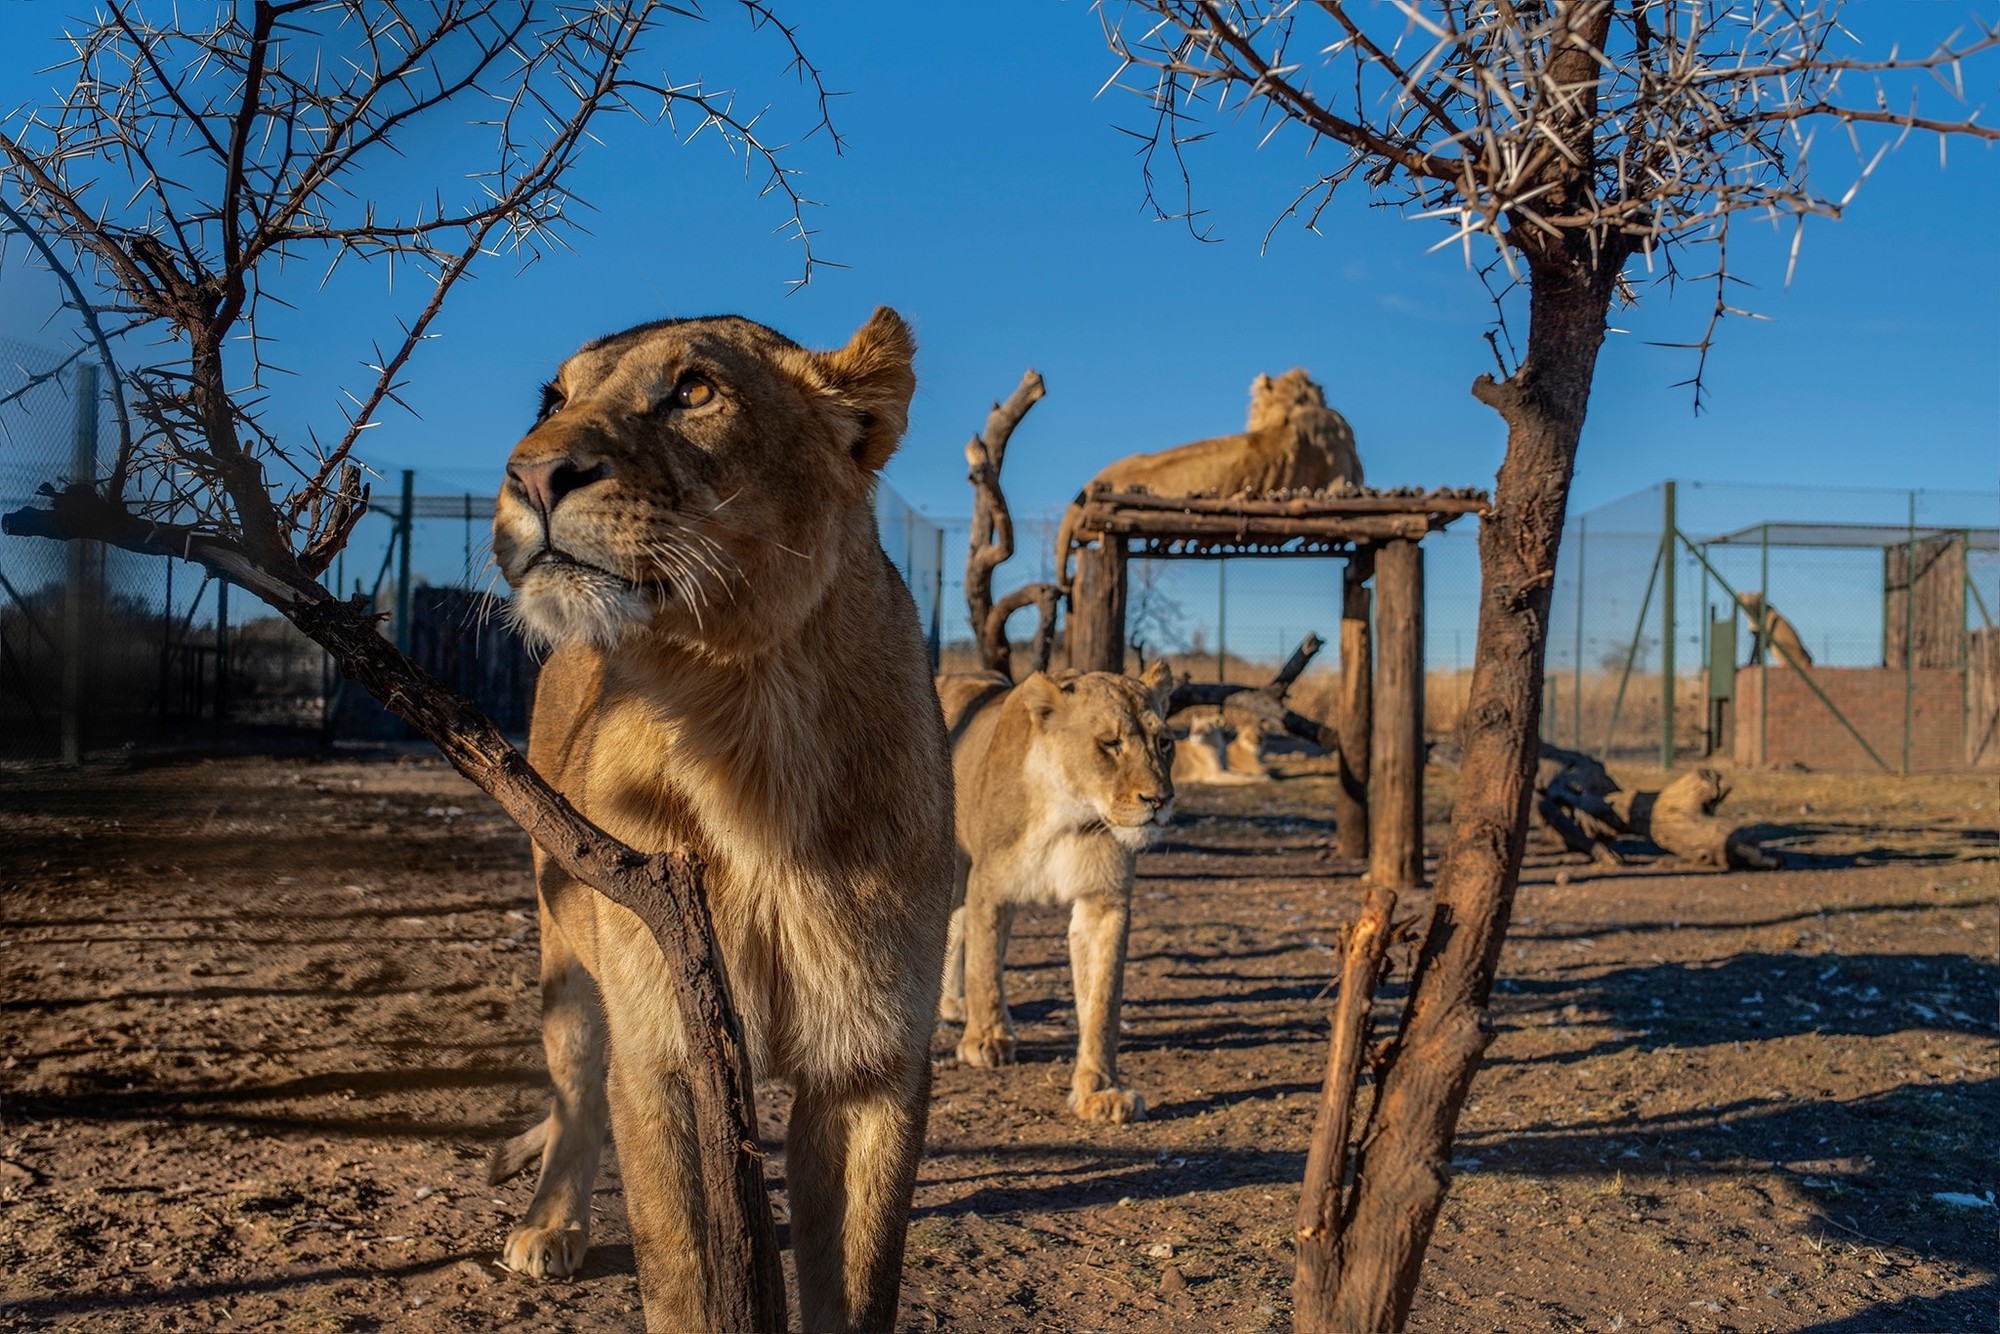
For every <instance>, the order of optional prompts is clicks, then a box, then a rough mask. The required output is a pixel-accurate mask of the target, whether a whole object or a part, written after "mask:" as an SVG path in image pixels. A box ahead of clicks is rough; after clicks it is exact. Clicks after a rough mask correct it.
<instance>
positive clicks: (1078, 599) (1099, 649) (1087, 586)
mask: <svg viewBox="0 0 2000 1334" xmlns="http://www.w3.org/2000/svg"><path fill="white" fill-rule="evenodd" d="M1069 665H1070V669H1071V670H1072V671H1078V672H1122V671H1124V670H1125V539H1124V538H1122V537H1113V536H1112V535H1111V534H1109V533H1104V534H1101V535H1100V536H1099V537H1098V539H1097V545H1096V546H1094V547H1084V548H1083V549H1082V550H1080V551H1078V552H1077V553H1076V582H1075V583H1073V584H1071V585H1070V595H1069Z"/></svg>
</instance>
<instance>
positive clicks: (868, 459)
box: [819, 306, 917, 472]
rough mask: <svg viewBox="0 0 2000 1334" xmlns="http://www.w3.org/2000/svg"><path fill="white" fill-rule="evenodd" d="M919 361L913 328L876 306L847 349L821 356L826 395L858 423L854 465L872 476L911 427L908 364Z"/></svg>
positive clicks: (912, 379) (913, 378)
mask: <svg viewBox="0 0 2000 1334" xmlns="http://www.w3.org/2000/svg"><path fill="white" fill-rule="evenodd" d="M916 355H917V340H916V338H915V337H914V336H913V335H912V334H911V333H910V326H909V325H907V324H905V323H903V317H902V316H901V315H898V314H897V313H896V312H895V311H893V310H891V309H889V308H888V307H887V306H877V307H876V308H875V313H874V314H873V315H871V316H869V317H868V323H866V324H864V325H862V326H861V327H860V328H859V329H856V330H855V331H854V337H852V338H850V339H848V340H847V346H846V347H843V348H841V349H840V350H838V351H836V352H822V353H820V354H819V365H820V373H821V374H822V375H824V376H825V377H826V386H827V388H828V390H830V391H831V392H832V393H833V394H834V396H835V397H837V398H838V399H839V400H840V401H841V402H843V403H845V404H846V405H847V406H849V407H850V408H852V409H853V410H854V412H855V414H856V415H857V416H858V417H859V419H860V431H859V433H858V434H857V436H856V438H855V441H854V461H855V462H856V463H859V464H860V465H861V466H862V467H864V468H866V469H868V470H869V471H870V472H878V471H880V470H881V468H882V465H883V464H885V463H887V462H888V461H889V456H890V455H891V454H893V453H895V452H896V445H897V442H898V441H900V440H901V439H902V438H903V428H904V427H906V426H908V425H909V423H910V395H911V394H913V393H915V392H916V390H917V373H916V370H915V369H914V368H913V367H912V366H911V364H910V363H911V362H912V361H913V360H914V359H915V357H916Z"/></svg>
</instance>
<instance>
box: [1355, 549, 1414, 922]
mask: <svg viewBox="0 0 2000 1334" xmlns="http://www.w3.org/2000/svg"><path fill="white" fill-rule="evenodd" d="M1375 588H1376V593H1377V596H1378V597H1379V598H1380V606H1379V609H1378V614H1377V617H1376V627H1375V628H1376V634H1377V643H1376V651H1377V661H1376V670H1375V727H1374V734H1373V745H1372V747H1371V753H1370V755H1369V773H1368V778H1369V782H1368V815H1369V845H1370V846H1369V862H1368V874H1369V878H1370V879H1371V880H1372V881H1374V882H1375V883H1376V884H1382V885H1387V886H1389V887H1390V888H1391V889H1415V888H1417V887H1418V886H1420V885H1421V884H1423V879H1424V557H1423V548H1422V547H1421V546H1419V545H1418V544H1417V543H1415V542H1390V543H1387V544H1386V545H1384V546H1383V547H1381V548H1380V549H1379V550H1378V551H1377V552H1376V553H1375Z"/></svg>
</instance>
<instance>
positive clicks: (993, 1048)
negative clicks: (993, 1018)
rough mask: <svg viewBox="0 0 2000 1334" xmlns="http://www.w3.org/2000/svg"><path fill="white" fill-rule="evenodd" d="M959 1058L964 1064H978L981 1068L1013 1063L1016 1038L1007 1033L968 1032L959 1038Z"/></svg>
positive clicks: (985, 1068) (988, 1068)
mask: <svg viewBox="0 0 2000 1334" xmlns="http://www.w3.org/2000/svg"><path fill="white" fill-rule="evenodd" d="M958 1059H959V1061H960V1062H961V1063H962V1064H965V1065H972V1066H977V1067H978V1068H980V1069H981V1070H991V1069H992V1068H993V1067H995V1066H999V1065H1012V1064H1013V1063H1014V1039H1013V1037H1012V1036H1010V1035H1009V1034H1006V1033H967V1034H966V1035H965V1036H964V1037H962V1038H960V1039H959V1042H958Z"/></svg>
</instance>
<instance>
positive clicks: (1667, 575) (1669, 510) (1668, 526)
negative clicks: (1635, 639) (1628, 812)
mask: <svg viewBox="0 0 2000 1334" xmlns="http://www.w3.org/2000/svg"><path fill="white" fill-rule="evenodd" d="M1666 493H1667V498H1666V512H1665V514H1664V515H1663V516H1662V519H1661V522H1662V523H1663V524H1664V531H1662V532H1661V534H1660V767H1661V768H1662V769H1671V768H1673V767H1674V565H1675V562H1676V558H1677V557H1678V556H1679V555H1680V551H1679V549H1678V548H1677V547H1676V546H1675V543H1677V542H1678V541H1680V527H1679V522H1680V521H1679V520H1678V519H1677V518H1676V517H1675V515H1674V484H1673V483H1672V482H1671V481H1669V482H1668V483H1667V484H1666Z"/></svg>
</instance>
